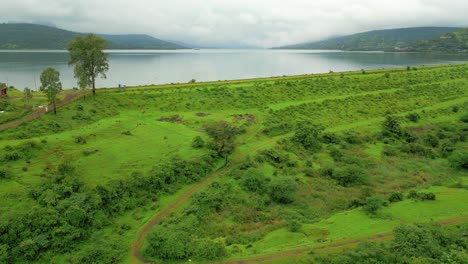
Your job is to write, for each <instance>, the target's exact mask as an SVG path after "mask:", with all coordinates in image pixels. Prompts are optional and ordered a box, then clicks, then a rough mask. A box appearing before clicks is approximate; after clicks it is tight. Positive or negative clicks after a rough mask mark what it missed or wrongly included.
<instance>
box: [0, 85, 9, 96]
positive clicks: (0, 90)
mask: <svg viewBox="0 0 468 264" xmlns="http://www.w3.org/2000/svg"><path fill="white" fill-rule="evenodd" d="M7 90H8V89H7V88H6V87H5V88H3V87H0V97H7Z"/></svg>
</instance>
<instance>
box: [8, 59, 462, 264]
mask: <svg viewBox="0 0 468 264" xmlns="http://www.w3.org/2000/svg"><path fill="white" fill-rule="evenodd" d="M13 91H14V92H12V93H11V94H10V97H9V98H7V99H0V100H1V102H2V107H3V106H4V109H5V113H4V114H3V115H0V124H8V123H9V122H15V120H18V119H20V118H22V117H24V116H27V115H29V114H31V113H32V111H33V110H32V107H31V105H25V103H24V101H23V99H22V98H23V96H22V93H21V92H19V91H17V90H13ZM77 93H79V91H73V90H67V91H65V92H62V94H61V95H60V99H62V100H65V98H66V96H72V95H74V94H77ZM32 100H33V103H30V104H37V105H40V104H42V105H43V104H44V103H45V98H44V97H42V96H41V95H40V94H39V93H37V94H36V93H34V95H33V99H32ZM467 122H468V65H467V64H460V65H446V66H421V67H417V68H416V67H408V68H404V69H382V70H373V71H357V72H345V73H329V74H318V75H312V74H311V75H301V76H286V77H276V78H262V79H251V80H239V81H220V82H208V83H189V84H175V85H161V86H142V87H134V88H127V89H126V90H118V89H99V90H98V91H97V94H96V96H92V95H88V96H85V97H82V98H79V99H77V100H75V101H73V102H70V103H67V104H65V105H64V106H61V107H59V108H58V109H57V115H54V114H53V113H47V114H45V115H42V116H40V117H38V118H37V119H34V120H31V121H28V122H25V123H23V124H20V125H18V126H14V127H11V128H8V129H5V130H2V131H0V219H1V220H0V263H142V262H149V261H151V262H155V263H182V262H187V261H188V260H190V261H192V262H200V263H205V262H207V263H212V262H220V263H229V262H230V261H237V260H239V261H244V262H245V263H248V262H249V261H252V262H254V261H260V260H262V257H264V256H270V257H268V258H263V260H264V261H265V262H272V263H284V262H282V261H284V257H285V256H288V254H290V253H291V252H295V251H298V253H297V254H295V255H294V257H293V258H291V260H290V261H291V262H290V263H310V262H312V263H313V261H316V262H317V263H327V261H335V262H333V263H348V262H340V261H341V260H343V259H346V260H347V261H350V262H349V263H353V262H352V260H354V261H358V262H359V259H353V258H354V257H356V256H354V255H352V253H349V252H348V251H346V250H353V248H355V247H356V246H357V244H358V243H359V242H365V241H372V240H373V238H375V237H376V236H379V235H385V234H394V237H395V239H394V240H392V238H390V237H388V238H387V239H385V240H383V241H384V244H385V245H382V246H374V247H372V250H373V251H372V252H374V253H375V252H380V251H382V252H384V251H385V252H387V251H388V252H390V251H391V250H390V249H392V247H394V248H393V249H395V248H397V249H398V250H401V251H398V250H393V251H394V252H403V253H401V254H400V255H401V256H399V257H398V258H397V257H396V256H393V255H392V256H390V255H391V254H390V253H388V254H384V255H385V256H388V259H390V258H393V260H394V262H395V263H409V262H405V261H407V260H408V259H411V260H412V261H413V260H414V259H421V261H423V260H427V259H429V258H430V259H432V260H434V261H442V260H443V258H448V257H451V258H452V259H455V260H456V259H457V258H458V257H460V256H462V255H460V254H462V253H460V252H463V251H466V248H463V243H461V242H460V243H458V242H457V241H458V240H459V239H461V238H458V237H457V236H456V235H455V234H457V232H458V231H455V229H453V228H463V226H464V224H466V222H467V217H468V214H467V213H466V212H468V189H467V186H468V180H467V179H468V178H467V176H468V173H467V168H468V152H467V149H468V143H467V141H466V138H467V131H468V125H467ZM420 223H425V224H426V225H428V223H429V225H430V226H429V227H428V226H425V225H424V226H418V225H416V224H420ZM435 223H442V224H443V225H442V226H437V225H435ZM444 223H445V224H444ZM450 223H456V224H458V226H457V227H453V226H454V225H455V224H450ZM432 224H434V225H435V226H432ZM406 225H409V226H411V228H410V227H407V226H406ZM406 227H407V228H408V230H409V231H408V232H406V231H405V232H406V233H405V232H402V231H401V229H402V228H403V229H404V228H406ZM426 229H428V230H429V229H430V230H433V231H431V232H432V233H431V234H434V236H436V234H439V233H440V234H443V236H444V237H445V238H446V240H447V241H449V240H450V241H454V242H453V243H452V244H454V245H455V244H456V245H457V247H453V248H454V249H453V250H452V251H450V252H451V253H450V254H452V255H450V256H448V255H444V254H442V253H441V254H433V255H431V256H426V255H424V256H423V255H421V254H423V253H421V252H425V251H427V250H420V251H417V252H412V253H411V252H410V253H408V252H407V251H404V250H403V249H402V247H400V246H401V245H403V244H404V245H408V243H406V244H405V243H403V242H401V241H402V240H404V241H406V240H405V239H406V237H403V238H401V237H402V236H401V234H408V233H411V234H413V233H412V232H416V233H417V232H420V231H421V230H426ZM405 230H406V229H405ZM441 230H442V231H441ZM392 232H393V233H392ZM458 233H460V232H458ZM441 236H442V235H440V236H438V237H441ZM465 239H466V238H465ZM390 240H391V241H390ZM346 241H356V243H354V244H356V245H353V246H349V247H348V246H347V244H346V243H343V242H346ZM421 241H426V240H424V239H422V240H421ZM437 241H438V240H437ZM421 243H422V242H421ZM341 244H343V245H342V246H340V245H341ZM449 244H450V243H448V244H447V247H448V245H449ZM464 245H465V247H466V243H465V244H464ZM426 246H427V247H429V246H430V247H431V248H435V247H437V250H439V251H440V252H443V251H444V250H447V251H449V250H448V249H446V248H444V247H445V246H446V245H445V244H444V245H442V244H440V245H439V244H437V245H432V244H430V245H426ZM327 247H330V248H333V250H332V251H333V252H331V253H330V255H336V259H326V256H325V257H324V255H323V254H320V252H319V251H320V250H318V249H317V248H325V249H324V250H326V248H327ZM342 248H343V249H344V250H345V251H341V249H342ZM347 248H351V249H347ZM315 250H317V253H314V254H312V253H310V252H315ZM356 250H357V251H356V252H364V251H365V250H368V251H370V249H369V248H364V249H363V248H362V246H359V247H358V248H357V249H356ZM379 250H380V251H379ZM368 251H365V252H367V253H369V252H368ZM393 251H392V252H393ZM439 251H437V252H439ZM332 253H333V254H332ZM367 253H366V254H367ZM356 254H357V253H356ZM363 254H364V253H363ZM369 254H370V253H369ZM325 255H326V254H325ZM356 258H357V257H356ZM403 258H404V259H403ZM340 259H341V260H340ZM388 259H385V260H382V259H380V260H379V261H388ZM393 260H392V261H393ZM241 263H243V262H241ZM330 263H332V262H330ZM356 263H357V262H356ZM381 263H385V262H381ZM411 263H424V262H411ZM426 263H430V262H426ZM433 263H444V262H433ZM453 263H457V262H453Z"/></svg>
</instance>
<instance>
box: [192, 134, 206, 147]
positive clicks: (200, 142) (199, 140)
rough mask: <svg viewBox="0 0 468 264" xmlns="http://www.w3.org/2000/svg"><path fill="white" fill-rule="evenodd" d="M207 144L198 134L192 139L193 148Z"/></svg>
mask: <svg viewBox="0 0 468 264" xmlns="http://www.w3.org/2000/svg"><path fill="white" fill-rule="evenodd" d="M204 146H205V141H204V140H203V138H202V137H200V136H196V137H194V138H193V140H192V147H193V148H203V147H204Z"/></svg>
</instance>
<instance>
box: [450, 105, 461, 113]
mask: <svg viewBox="0 0 468 264" xmlns="http://www.w3.org/2000/svg"><path fill="white" fill-rule="evenodd" d="M458 110H460V108H459V107H458V106H454V107H452V112H454V113H458Z"/></svg>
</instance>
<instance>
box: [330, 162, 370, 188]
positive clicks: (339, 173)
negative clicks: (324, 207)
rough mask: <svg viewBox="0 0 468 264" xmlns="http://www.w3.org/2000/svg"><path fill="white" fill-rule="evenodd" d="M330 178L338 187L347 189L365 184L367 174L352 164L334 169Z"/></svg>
mask: <svg viewBox="0 0 468 264" xmlns="http://www.w3.org/2000/svg"><path fill="white" fill-rule="evenodd" d="M331 178H333V179H334V180H336V181H337V183H338V184H339V185H341V186H344V187H348V186H352V185H358V184H364V183H366V181H367V178H368V174H367V171H365V170H364V169H362V168H360V167H359V166H357V165H354V164H353V165H348V166H345V167H341V168H338V169H336V170H335V171H334V172H332V175H331Z"/></svg>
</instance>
